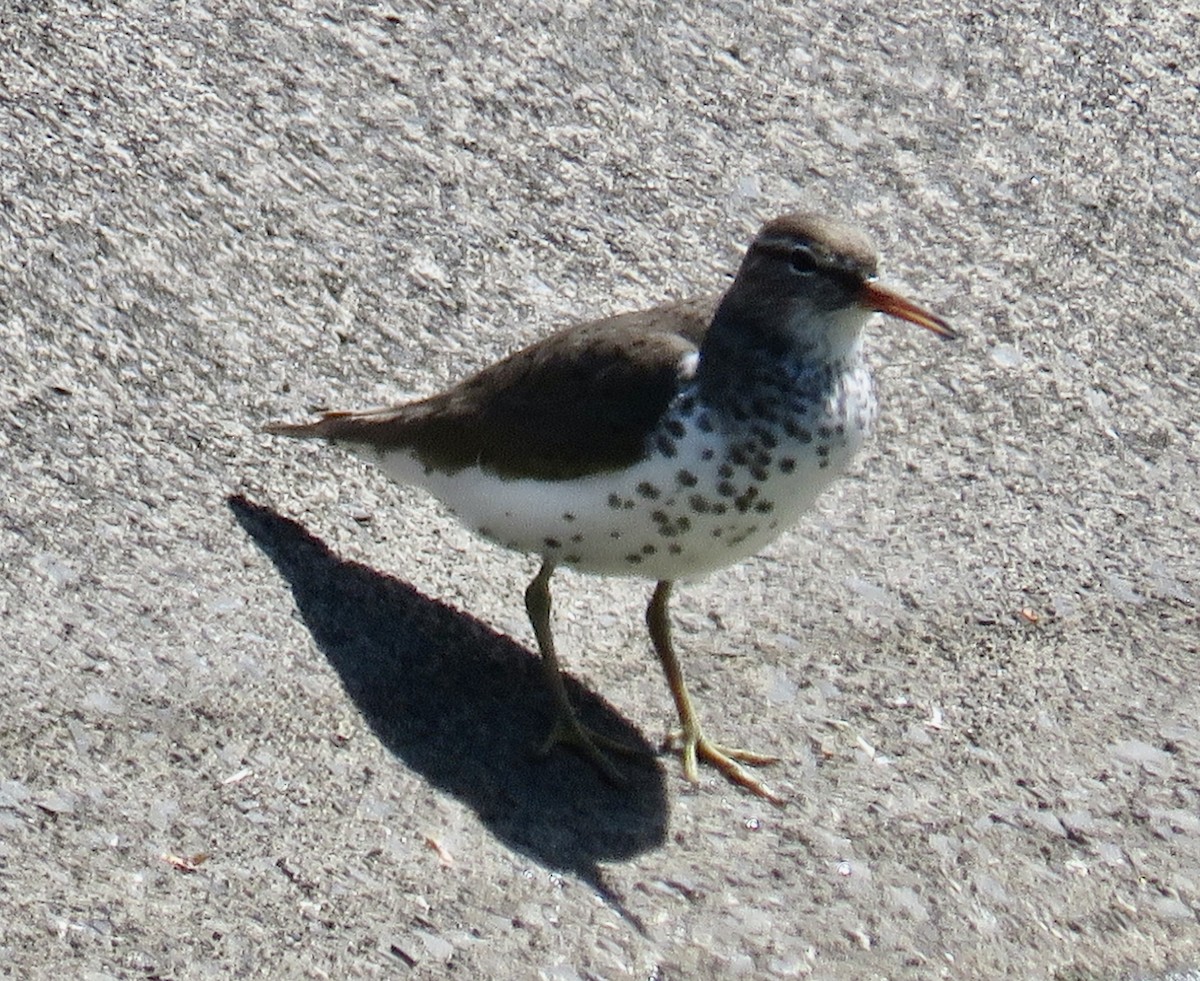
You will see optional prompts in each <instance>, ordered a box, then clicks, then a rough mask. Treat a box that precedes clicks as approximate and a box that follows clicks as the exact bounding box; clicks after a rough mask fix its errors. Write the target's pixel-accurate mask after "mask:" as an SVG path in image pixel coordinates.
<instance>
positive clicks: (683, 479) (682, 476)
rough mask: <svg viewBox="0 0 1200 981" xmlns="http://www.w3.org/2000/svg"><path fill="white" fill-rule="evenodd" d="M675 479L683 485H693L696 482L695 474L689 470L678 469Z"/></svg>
mask: <svg viewBox="0 0 1200 981" xmlns="http://www.w3.org/2000/svg"><path fill="white" fill-rule="evenodd" d="M675 479H676V480H678V481H679V483H680V485H681V486H683V487H695V486H696V483H697V480H696V475H695V474H694V473H692V472H691V471H690V470H680V471H679V473H677V474H676V475H675Z"/></svg>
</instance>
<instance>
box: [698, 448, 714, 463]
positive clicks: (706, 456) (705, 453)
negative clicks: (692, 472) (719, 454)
mask: <svg viewBox="0 0 1200 981" xmlns="http://www.w3.org/2000/svg"><path fill="white" fill-rule="evenodd" d="M712 458H713V451H712V450H711V449H709V448H705V449H703V450H701V451H700V459H701V460H711V459H712Z"/></svg>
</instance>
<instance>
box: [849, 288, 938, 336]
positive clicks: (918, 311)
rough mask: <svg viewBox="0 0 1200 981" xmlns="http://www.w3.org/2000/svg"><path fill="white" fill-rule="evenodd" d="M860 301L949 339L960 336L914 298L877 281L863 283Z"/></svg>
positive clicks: (873, 308)
mask: <svg viewBox="0 0 1200 981" xmlns="http://www.w3.org/2000/svg"><path fill="white" fill-rule="evenodd" d="M859 302H860V303H861V304H862V305H863V306H864V307H867V308H868V309H870V310H878V311H879V312H880V313H886V314H889V315H891V316H893V317H899V318H900V319H901V320H907V321H908V322H909V323H911V324H919V325H920V326H922V327H924V328H925V329H926V330H931V331H933V332H934V333H935V334H937V335H938V336H939V337H944V338H946V339H947V340H953V339H954V338H956V337H958V331H956V330H955V329H954V328H953V327H951V326H950V325H949V324H948V323H946V321H944V320H943V319H942V318H941V317H938V316H935V315H934V314H932V313H930V312H929V311H928V310H925V309H923V308H922V307H919V306H917V305H916V304H915V303H913V301H912V300H906V299H905V298H904V297H902V296H901V295H900V294H899V293H893V292H892V291H891V290H889V289H887V288H886V287H884V286H880V285H879V284H877V283H874V282H869V281H868V282H866V283H863V287H862V295H861V296H860V297H859Z"/></svg>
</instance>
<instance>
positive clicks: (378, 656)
mask: <svg viewBox="0 0 1200 981" xmlns="http://www.w3.org/2000/svg"><path fill="white" fill-rule="evenodd" d="M228 503H229V507H230V509H231V510H232V511H233V514H234V516H235V517H236V518H237V520H238V522H239V523H240V524H241V526H242V527H243V528H244V529H245V530H246V531H247V532H248V533H249V535H250V536H251V537H252V538H253V539H254V541H255V542H256V543H257V544H258V546H259V548H261V549H262V551H263V552H264V553H265V554H266V555H267V556H268V557H269V558H270V559H271V561H272V562H274V563H275V566H276V568H278V569H279V571H280V573H281V574H282V575H283V577H284V578H285V579H286V580H287V581H288V583H289V584H290V586H291V588H292V594H293V596H294V597H295V600H296V605H297V607H298V608H299V611H300V614H301V616H302V617H303V618H304V622H305V624H306V625H307V626H308V629H309V630H310V631H311V632H312V636H313V639H314V640H315V641H316V644H317V646H318V647H319V648H320V650H321V652H322V653H323V654H324V655H325V657H326V658H328V659H329V663H330V664H331V665H333V668H334V670H336V671H337V673H338V676H339V677H340V678H341V681H342V684H343V686H344V687H345V689H346V692H347V693H348V694H349V695H350V697H351V699H353V701H354V704H355V705H356V706H357V707H358V709H359V711H360V712H362V714H363V716H364V717H365V718H366V720H367V721H368V722H369V724H370V726H371V728H372V729H373V730H374V731H375V733H376V735H377V736H378V737H379V738H380V740H382V742H383V744H384V745H385V746H387V748H388V749H389V750H391V751H392V752H393V753H394V754H396V756H398V757H400V759H402V760H403V761H404V763H405V764H406V765H408V766H409V767H411V768H412V769H413V770H415V771H417V772H418V773H420V774H421V775H422V776H423V777H425V779H427V780H428V781H429V782H430V783H432V784H433V785H434V786H436V787H438V788H440V789H442V790H445V791H447V792H449V793H451V794H453V795H454V796H455V797H458V798H459V799H460V800H462V801H464V802H465V803H466V804H467V805H469V806H470V807H471V808H472V809H473V810H474V811H475V813H476V814H478V815H479V819H480V820H481V821H482V822H483V823H484V825H485V826H486V827H487V828H488V829H489V830H490V831H491V832H492V834H494V835H495V836H496V837H497V838H499V839H500V840H501V841H503V842H505V843H506V844H507V845H509V846H510V847H512V848H514V849H516V850H517V851H519V852H521V853H522V854H524V855H526V856H528V857H529V858H531V859H533V860H534V861H536V862H538V863H539V864H541V865H544V866H547V867H550V868H553V869H559V870H563V871H571V872H574V873H575V874H577V875H579V876H580V877H582V878H583V879H585V880H586V881H588V882H589V883H591V884H592V885H593V887H595V888H597V889H598V890H599V891H600V892H601V893H602V894H603V895H605V897H606V898H607V899H609V900H610V901H612V902H614V903H615V905H617V906H618V908H619V909H620V911H621V912H622V913H623V915H626V916H629V915H630V914H628V913H627V912H626V911H625V910H624V909H622V908H620V904H619V902H617V901H616V897H614V896H612V895H610V893H609V891H608V889H607V887H605V886H604V884H603V882H602V880H601V878H600V874H599V869H598V868H597V863H598V862H601V861H612V860H619V859H625V858H629V857H632V856H634V855H637V854H640V853H641V852H644V851H647V850H649V849H652V848H655V847H656V846H658V845H660V844H661V843H662V842H663V840H664V838H665V836H666V826H667V802H666V788H665V785H664V776H663V770H662V767H661V766H659V765H658V764H657V763H656V762H655V761H653V759H652V754H653V751H654V750H653V748H652V747H651V746H650V744H649V743H647V742H646V740H645V739H644V738H643V737H642V735H641V734H640V733H639V732H638V731H637V730H636V729H634V728H633V727H632V726H631V725H630V724H629V723H628V722H627V721H625V720H624V719H623V718H622V717H621V716H620V715H618V714H617V712H616V711H615V710H614V709H613V708H612V707H611V706H610V705H608V704H607V703H606V702H604V701H603V700H602V699H600V698H599V697H598V696H596V695H595V694H593V693H592V692H590V691H588V690H586V689H585V688H583V687H581V686H580V685H579V684H578V683H577V682H575V681H574V680H572V679H570V678H568V679H566V680H567V687H568V690H569V691H570V693H571V698H572V702H573V703H574V704H575V705H576V707H577V708H578V710H579V714H580V717H581V718H582V719H583V720H584V721H585V722H587V723H588V724H589V725H591V726H593V727H595V728H596V729H597V730H599V731H601V732H603V733H605V734H607V735H611V736H613V737H614V738H616V739H619V740H621V741H622V742H625V743H627V744H629V745H631V746H634V747H637V748H639V749H645V751H646V754H647V759H648V762H647V763H646V764H643V763H641V762H639V761H631V760H625V759H620V760H617V761H616V762H617V764H618V766H619V767H620V769H621V771H622V773H623V774H624V775H625V776H626V777H627V778H628V781H629V782H628V785H627V786H625V787H620V788H618V787H612V786H609V785H608V784H607V783H605V782H604V780H603V779H602V778H601V777H600V775H599V774H598V773H597V772H596V770H595V769H594V767H592V766H591V765H590V764H588V763H586V762H585V761H583V760H582V759H581V758H580V757H578V756H576V755H575V754H574V753H573V752H571V751H569V750H566V749H563V748H557V749H555V750H554V751H553V752H552V753H551V754H550V755H549V756H548V757H545V758H542V757H540V756H538V755H537V754H536V752H535V747H537V746H538V745H539V743H540V742H541V741H542V740H543V739H544V738H545V736H546V734H547V733H548V732H549V731H550V725H551V721H552V715H553V710H552V705H551V702H550V697H549V694H548V692H547V690H546V686H545V683H544V681H543V679H542V673H541V665H540V663H539V660H538V657H537V655H535V654H533V653H531V652H530V651H527V650H526V649H525V648H523V647H521V646H519V645H518V644H516V643H514V642H513V641H511V640H509V639H508V638H507V637H505V636H503V635H501V634H498V633H496V632H495V631H493V630H491V629H490V628H488V627H487V626H485V625H484V624H482V623H481V622H480V621H478V620H476V619H474V618H473V617H471V616H469V615H467V614H465V613H462V612H460V611H458V610H455V609H453V608H452V607H450V606H447V605H446V604H444V603H441V602H439V601H437V600H434V599H430V598H429V597H427V596H424V595H422V594H421V593H419V592H417V591H416V590H415V589H413V588H412V587H411V586H409V585H408V584H407V583H404V582H402V581H400V580H398V579H394V578H392V577H391V576H387V575H383V574H381V573H379V572H376V571H374V570H373V569H370V568H368V567H367V566H364V565H361V564H359V563H357V562H346V561H343V560H342V559H339V558H338V557H337V556H336V555H334V554H333V553H332V552H331V551H330V550H329V549H328V548H326V546H325V545H324V544H323V543H322V542H321V541H320V540H319V539H317V538H316V537H314V536H313V535H311V534H310V533H309V532H308V531H306V530H305V529H304V528H303V527H302V526H301V525H300V524H298V523H297V522H295V521H292V520H291V519H289V518H285V517H282V516H281V515H279V514H277V513H276V512H274V511H272V510H270V509H268V508H265V507H262V506H260V505H257V504H254V503H251V502H250V501H248V500H247V499H246V498H244V497H242V496H240V495H238V496H232V497H230V498H229V499H228ZM518 600H519V597H518Z"/></svg>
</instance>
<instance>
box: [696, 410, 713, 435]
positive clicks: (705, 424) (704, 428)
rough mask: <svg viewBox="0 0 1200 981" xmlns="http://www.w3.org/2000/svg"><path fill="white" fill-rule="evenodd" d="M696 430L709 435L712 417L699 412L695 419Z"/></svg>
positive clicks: (711, 428)
mask: <svg viewBox="0 0 1200 981" xmlns="http://www.w3.org/2000/svg"><path fill="white" fill-rule="evenodd" d="M696 428H697V429H699V430H700V432H702V433H711V432H712V431H713V422H712V417H711V416H709V414H708V413H707V412H701V413H700V415H699V416H697V417H696Z"/></svg>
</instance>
